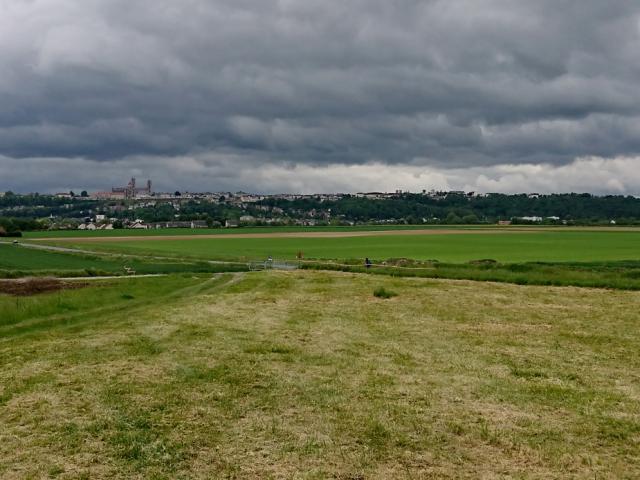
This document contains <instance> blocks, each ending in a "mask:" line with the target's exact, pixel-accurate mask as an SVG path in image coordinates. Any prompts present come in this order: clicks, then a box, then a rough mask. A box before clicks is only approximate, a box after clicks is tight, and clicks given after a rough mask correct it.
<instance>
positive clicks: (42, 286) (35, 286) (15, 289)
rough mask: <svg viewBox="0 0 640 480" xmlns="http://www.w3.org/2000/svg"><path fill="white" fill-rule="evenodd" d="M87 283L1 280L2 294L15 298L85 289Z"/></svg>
mask: <svg viewBox="0 0 640 480" xmlns="http://www.w3.org/2000/svg"><path fill="white" fill-rule="evenodd" d="M87 285H88V283H86V282H68V281H64V280H59V279H57V278H48V277H47V278H19V279H15V280H14V279H11V280H0V293H6V294H9V295H15V296H30V295H37V294H39V293H46V292H55V291H58V290H65V289H73V288H83V287H86V286H87Z"/></svg>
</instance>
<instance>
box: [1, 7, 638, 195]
mask: <svg viewBox="0 0 640 480" xmlns="http://www.w3.org/2000/svg"><path fill="white" fill-rule="evenodd" d="M132 175H133V176H136V177H138V178H139V179H140V180H145V179H146V178H151V179H152V180H153V181H154V184H155V185H156V188H157V189H159V190H174V189H180V190H191V191H197V190H209V191H218V190H231V191H236V190H245V191H254V192H281V191H291V192H305V193H312V192H330V191H338V190H339V191H364V190H395V189H396V188H402V189H409V190H413V191H416V190H422V189H427V190H428V189H431V188H437V189H443V188H450V189H465V190H475V191H484V192H489V191H502V192H533V191H536V192H551V191H556V192H563V191H580V192H582V191H590V192H593V193H621V194H634V195H640V4H639V3H638V1H637V0H630V1H624V0H609V1H602V0H535V1H533V0H442V1H438V0H423V1H420V0H173V1H168V0H0V190H8V189H11V190H14V191H19V192H29V191H40V192H53V191H66V190H69V189H88V190H100V189H109V188H110V187H111V186H112V185H117V184H125V183H126V182H127V181H128V179H129V177H131V176H132Z"/></svg>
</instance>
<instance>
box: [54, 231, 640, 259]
mask: <svg viewBox="0 0 640 480" xmlns="http://www.w3.org/2000/svg"><path fill="white" fill-rule="evenodd" d="M57 243H59V242H57ZM71 243H72V244H74V245H77V246H79V247H81V248H85V249H86V248H91V249H97V250H105V251H117V252H127V253H144V254H149V253H155V254H163V255H175V256H180V257H194V258H206V259H224V258H238V257H244V258H251V259H264V258H266V257H267V256H269V255H271V256H273V257H275V258H283V259H292V258H295V256H296V254H297V252H299V251H301V252H303V254H304V256H305V258H324V259H340V258H343V259H345V258H364V257H369V258H373V259H377V260H384V259H388V258H411V259H422V260H429V259H435V260H439V261H443V262H467V261H470V260H478V259H494V260H497V261H500V262H531V261H546V262H591V261H613V260H638V259H640V231H637V232H635V231H615V230H612V231H562V230H549V231H535V232H514V233H500V232H496V233H486V232H483V233H480V232H478V233H476V232H473V233H464V234H423V235H418V234H416V235H407V234H403V235H392V234H387V235H384V236H373V235H372V236H353V237H331V236H326V237H317V238H291V237H285V238H283V237H279V238H263V237H261V238H247V237H244V238H224V237H223V236H221V237H220V238H206V239H199V238H195V239H193V238H192V239H184V240H169V239H168V240H155V239H149V240H140V239H137V240H117V241H116V240H112V241H105V242H99V241H95V240H93V241H91V242H87V243H81V242H77V241H72V242H71Z"/></svg>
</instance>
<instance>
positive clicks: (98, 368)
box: [0, 271, 640, 479]
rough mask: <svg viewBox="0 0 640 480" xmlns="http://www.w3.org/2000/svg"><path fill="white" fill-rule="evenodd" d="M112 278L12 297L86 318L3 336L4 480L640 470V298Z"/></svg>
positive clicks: (368, 284) (339, 276)
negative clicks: (97, 298)
mask: <svg viewBox="0 0 640 480" xmlns="http://www.w3.org/2000/svg"><path fill="white" fill-rule="evenodd" d="M123 281H124V282H128V283H126V284H122V283H118V282H123ZM379 287H384V288H385V289H386V290H388V291H391V292H394V293H395V294H396V296H393V297H392V298H388V299H383V298H377V297H374V295H373V292H374V290H377V289H379ZM90 288H91V287H89V289H85V290H83V291H81V290H77V291H73V292H62V293H56V294H53V295H44V296H40V297H29V298H21V299H20V301H21V302H24V303H23V304H22V307H20V306H16V307H13V305H14V303H15V300H14V299H12V298H10V297H6V298H5V297H2V296H0V301H2V302H4V303H1V304H0V308H3V309H9V308H16V309H19V308H26V307H25V306H26V305H27V303H28V302H42V301H44V300H43V299H46V298H48V297H51V303H52V304H54V305H55V304H56V300H55V296H54V295H62V296H63V300H62V303H63V304H67V305H68V306H70V307H71V308H72V313H73V315H70V314H69V310H66V311H58V312H55V311H49V310H42V311H40V313H38V310H37V309H35V310H34V311H33V312H32V313H31V314H30V315H29V319H28V320H26V319H20V318H16V320H15V321H14V322H11V324H10V325H5V326H4V328H3V329H2V331H1V333H0V425H2V428H1V429H0V476H1V477H2V478H40V477H46V476H49V477H54V478H55V477H57V478H113V477H118V478H203V479H204V478H261V479H262V478H313V479H321V478H340V479H357V478H393V479H396V478H425V477H426V478H428V477H430V476H436V477H440V478H482V477H484V478H492V477H517V478H566V477H578V478H637V477H638V476H640V447H638V445H639V444H640V381H639V380H640V357H638V355H637V352H638V350H639V349H640V327H639V325H638V313H637V312H638V309H639V307H640V295H639V294H638V293H637V292H624V291H605V290H588V289H577V288H553V287H551V288H550V287H521V286H516V285H507V284H492V283H473V282H466V281H443V280H426V279H416V278H390V277H380V276H372V275H355V274H349V273H339V272H312V271H298V272H290V273H283V272H259V273H245V274H235V275H232V274H227V275H222V276H219V277H216V278H214V279H210V278H209V279H207V278H204V277H200V276H172V277H166V278H165V279H164V281H160V280H159V279H135V280H133V279H127V280H118V281H115V282H112V283H109V284H108V285H104V286H102V287H101V288H102V294H103V295H106V298H109V299H110V300H108V301H105V304H106V305H108V306H109V308H99V305H97V306H96V305H93V306H92V305H87V304H86V303H83V302H86V300H82V298H91V295H94V294H92V293H91V290H90ZM79 292H83V294H84V295H83V296H82V298H81V296H80V295H79ZM140 292H145V293H144V294H143V295H142V297H140ZM76 296H77V297H76ZM130 297H133V298H130ZM136 302H139V303H136ZM10 306H11V307H10ZM83 313H88V314H85V315H83Z"/></svg>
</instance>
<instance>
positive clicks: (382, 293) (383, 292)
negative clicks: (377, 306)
mask: <svg viewBox="0 0 640 480" xmlns="http://www.w3.org/2000/svg"><path fill="white" fill-rule="evenodd" d="M397 295H398V294H397V293H396V292H392V291H390V290H387V289H386V288H384V287H378V288H376V289H375V290H374V291H373V296H374V297H378V298H391V297H395V296H397Z"/></svg>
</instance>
